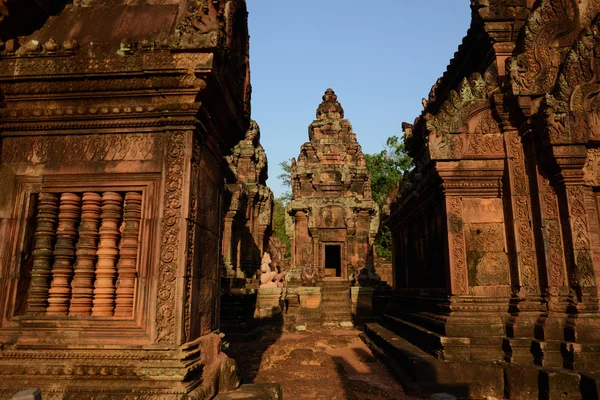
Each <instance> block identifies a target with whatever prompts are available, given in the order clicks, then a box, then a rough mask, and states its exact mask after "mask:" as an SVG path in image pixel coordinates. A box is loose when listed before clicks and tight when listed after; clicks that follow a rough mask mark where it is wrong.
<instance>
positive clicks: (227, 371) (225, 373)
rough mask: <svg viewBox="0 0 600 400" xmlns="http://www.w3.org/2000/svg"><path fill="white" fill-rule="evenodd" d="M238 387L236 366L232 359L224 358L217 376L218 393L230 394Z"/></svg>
mask: <svg viewBox="0 0 600 400" xmlns="http://www.w3.org/2000/svg"><path fill="white" fill-rule="evenodd" d="M238 386H240V377H239V374H238V370H237V364H236V363H235V361H234V360H233V359H232V358H229V357H228V358H226V359H225V360H223V362H222V363H221V372H220V374H219V393H223V392H230V391H232V390H235V389H237V388H238Z"/></svg>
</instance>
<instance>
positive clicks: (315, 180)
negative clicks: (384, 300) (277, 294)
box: [286, 89, 379, 280]
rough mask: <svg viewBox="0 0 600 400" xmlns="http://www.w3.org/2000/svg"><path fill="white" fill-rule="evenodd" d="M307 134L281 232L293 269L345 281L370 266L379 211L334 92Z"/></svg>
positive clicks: (326, 98)
mask: <svg viewBox="0 0 600 400" xmlns="http://www.w3.org/2000/svg"><path fill="white" fill-rule="evenodd" d="M308 129H309V133H308V136H309V139H310V141H309V142H306V143H305V144H303V145H302V148H301V149H300V155H299V156H298V160H297V161H296V159H292V166H291V167H292V169H291V180H292V201H291V202H290V203H289V204H288V206H287V213H286V217H287V221H286V230H287V234H288V236H289V237H290V240H291V242H292V264H293V265H296V266H309V267H312V268H314V269H315V270H316V272H317V274H318V275H319V277H321V278H324V279H327V278H339V279H343V280H348V279H349V276H350V275H352V274H354V273H357V272H358V271H359V270H360V269H362V268H365V267H367V266H369V267H371V268H372V266H373V247H372V244H373V239H374V238H375V235H376V234H377V230H378V228H379V207H378V206H377V204H375V202H374V201H373V199H372V197H371V177H370V174H369V172H368V170H367V167H366V163H365V157H364V154H363V152H362V149H361V147H360V144H358V142H357V140H356V135H355V134H354V132H352V125H350V122H349V121H348V120H347V119H344V109H343V108H342V106H341V105H340V103H339V102H338V101H337V96H336V94H335V93H334V92H333V90H331V89H327V91H326V92H325V95H324V96H323V102H322V103H321V104H320V105H319V108H318V109H317V119H316V120H315V121H313V122H312V123H311V124H310V126H309V128H308Z"/></svg>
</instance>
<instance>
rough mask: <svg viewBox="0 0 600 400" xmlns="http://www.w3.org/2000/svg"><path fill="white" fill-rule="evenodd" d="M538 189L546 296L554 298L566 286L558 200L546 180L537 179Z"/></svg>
mask: <svg viewBox="0 0 600 400" xmlns="http://www.w3.org/2000/svg"><path fill="white" fill-rule="evenodd" d="M538 187H539V197H540V202H541V217H542V229H543V230H544V232H545V237H546V243H545V248H544V252H545V256H546V265H547V270H548V271H547V274H548V276H547V279H548V292H549V293H548V294H549V295H550V297H552V298H554V297H557V296H559V293H560V292H561V289H560V288H564V287H566V286H567V272H566V266H565V259H564V251H563V248H564V246H563V240H562V235H561V225H560V216H559V213H558V199H557V197H556V193H555V191H554V188H553V187H551V186H550V182H549V181H548V179H546V178H542V177H539V178H538Z"/></svg>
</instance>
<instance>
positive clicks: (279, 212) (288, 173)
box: [273, 160, 292, 259]
mask: <svg viewBox="0 0 600 400" xmlns="http://www.w3.org/2000/svg"><path fill="white" fill-rule="evenodd" d="M279 167H281V170H282V172H281V173H280V174H279V175H277V179H279V180H280V181H281V184H282V185H283V186H284V187H286V188H287V189H288V190H286V191H285V192H284V193H283V194H282V195H281V196H279V197H278V198H276V199H275V207H274V210H273V213H274V222H273V225H274V226H273V232H274V233H275V235H276V236H277V237H279V239H281V241H282V242H283V243H285V258H286V259H289V258H290V255H291V243H290V238H289V237H288V236H287V233H286V232H285V206H286V204H287V203H288V202H289V201H290V200H292V192H291V189H292V162H291V160H286V161H282V162H280V163H279Z"/></svg>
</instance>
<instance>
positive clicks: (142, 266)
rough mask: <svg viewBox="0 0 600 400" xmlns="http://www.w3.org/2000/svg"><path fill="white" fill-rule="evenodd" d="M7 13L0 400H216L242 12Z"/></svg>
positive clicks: (21, 7)
mask: <svg viewBox="0 0 600 400" xmlns="http://www.w3.org/2000/svg"><path fill="white" fill-rule="evenodd" d="M1 5H2V7H0V11H1V15H0V17H1V18H0V36H1V38H2V45H1V47H0V92H1V93H2V106H1V124H2V132H1V136H0V137H1V152H0V182H1V186H2V188H3V189H2V195H1V200H0V237H1V238H2V240H0V397H3V398H5V397H7V396H10V395H11V394H12V393H14V392H15V391H16V390H18V389H21V388H23V389H24V388H31V387H39V388H41V389H42V393H43V396H44V399H52V398H71V399H75V398H81V399H89V398H94V397H95V398H106V399H108V398H111V399H113V398H114V399H116V398H129V399H133V398H136V399H140V398H163V399H167V398H168V399H172V398H181V399H182V398H186V399H191V398H193V399H205V398H210V397H212V396H213V395H214V394H215V393H216V392H218V391H220V390H224V389H225V387H224V386H223V385H225V384H226V383H227V382H226V380H225V379H219V374H220V371H221V369H222V367H223V366H224V365H228V362H229V361H228V359H227V357H226V356H225V354H224V353H222V352H221V339H220V337H219V335H218V334H217V333H215V332H217V330H218V329H219V308H220V300H219V299H220V297H219V294H220V278H221V268H222V266H221V260H220V257H219V255H220V254H221V251H220V248H221V240H222V231H223V214H224V213H223V211H224V210H223V209H224V203H225V202H226V198H227V197H228V196H229V197H231V196H230V194H228V193H227V191H228V190H226V187H225V182H226V180H227V182H228V183H231V184H235V183H236V180H235V176H233V175H232V173H231V171H230V169H229V167H227V162H226V159H225V156H226V155H228V154H232V153H233V149H234V147H235V146H236V145H237V144H238V143H239V142H240V141H241V140H243V139H244V137H245V136H246V132H247V130H248V128H249V127H250V71H249V47H248V46H249V39H248V32H247V11H246V4H245V2H244V1H243V0H227V1H216V2H215V1H187V0H164V1H136V2H132V1H125V0H103V1H89V0H75V1H51V0H35V1H34V0H23V1H18V2H1ZM240 168H241V167H240ZM239 175H242V174H239ZM232 190H233V189H232ZM233 191H234V190H233ZM263 192H264V190H263ZM265 196H266V201H265V202H266V203H268V201H269V195H268V193H267V194H265ZM258 225H259V224H258V222H257V224H256V227H257V228H256V229H257V230H258V229H259V228H258ZM229 365H231V364H229Z"/></svg>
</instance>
